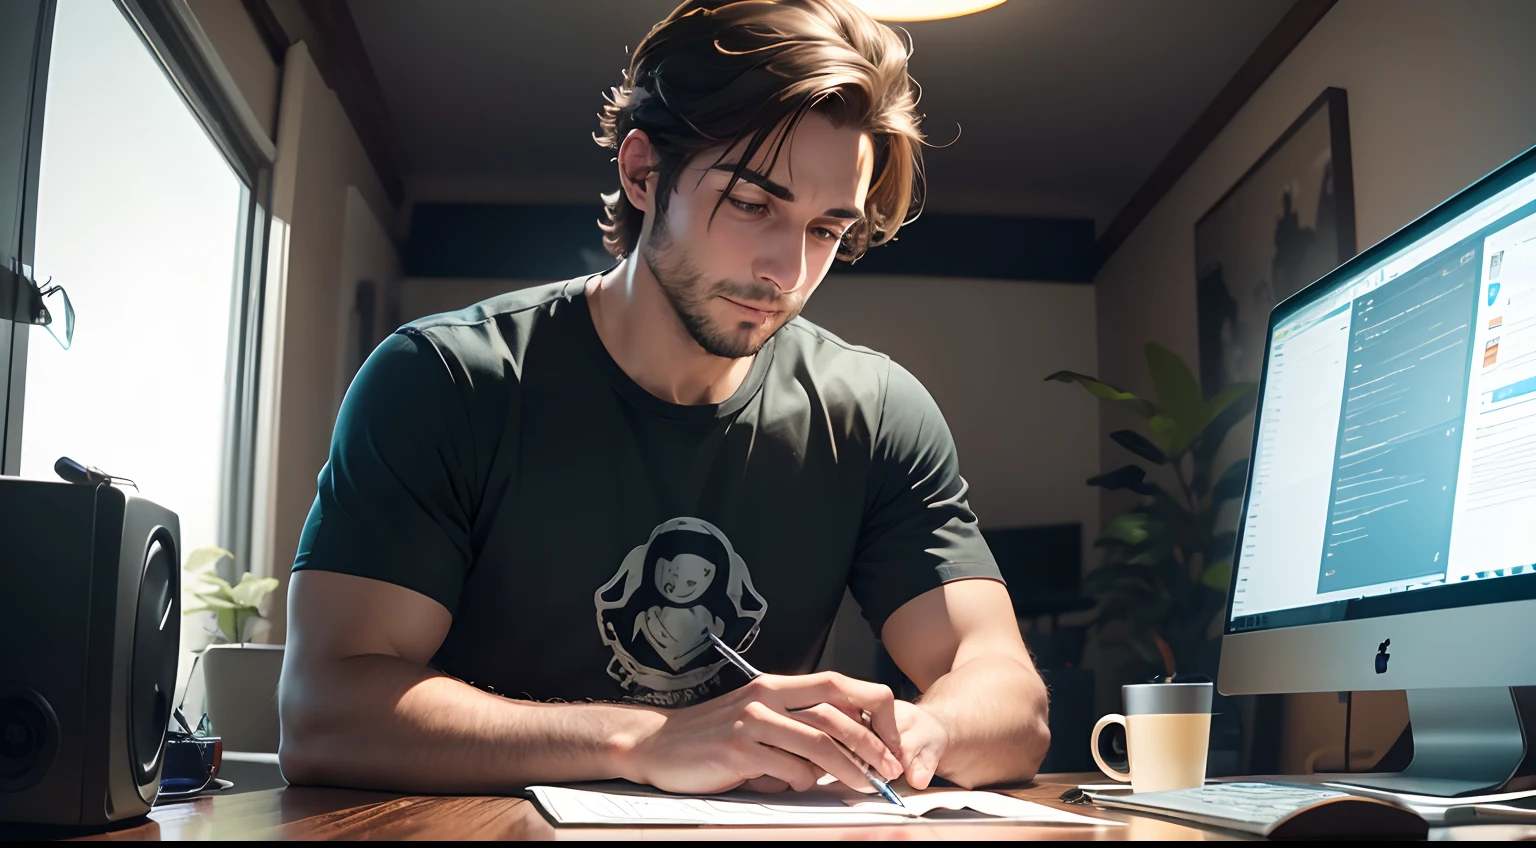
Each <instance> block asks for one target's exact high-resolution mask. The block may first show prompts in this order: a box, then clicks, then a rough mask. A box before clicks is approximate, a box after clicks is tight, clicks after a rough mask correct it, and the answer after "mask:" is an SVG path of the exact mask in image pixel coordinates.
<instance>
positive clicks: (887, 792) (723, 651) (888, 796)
mask: <svg viewBox="0 0 1536 848" xmlns="http://www.w3.org/2000/svg"><path fill="white" fill-rule="evenodd" d="M704 635H705V636H708V637H709V641H710V643H711V644H713V645H714V646H715V650H717V651H719V652H720V655H721V656H723V657H725V658H726V659H727V660H730V662H731V665H734V666H736V667H737V668H739V669H741V673H742V674H745V675H746V676H747V678H748V679H751V678H755V677H757V676H759V675H761V674H762V672H761V671H758V670H757V669H755V668H753V667H752V664H751V663H749V662H747V661H746V660H745V659H743V658H742V656H741V654H738V653H736V652H735V651H733V650H731V646H730V645H727V644H725V642H723V641H721V639H720V637H719V636H716V635H715V634H714V633H712V632H710V631H708V630H706V631H704ZM802 709H803V708H802ZM790 712H795V710H790ZM832 742H833V743H834V744H836V745H837V747H838V748H839V749H841V750H842V752H843V753H844V754H846V755H847V756H848V759H850V760H852V761H853V764H854V765H856V766H858V767H859V769H860V770H861V771H863V772H864V776H865V777H866V778H868V779H869V783H870V785H871V786H873V787H875V791H876V792H879V793H880V796H881V797H883V798H884V799H885V800H887V801H890V802H891V803H892V804H895V805H896V806H898V807H900V808H902V809H903V810H905V809H906V808H907V805H906V804H904V803H902V800H901V796H900V795H897V794H896V792H895V790H893V789H891V785H890V784H889V783H886V782H885V780H884V779H883V778H881V777H880V774H879V772H876V771H875V770H874V769H873V768H872V767H870V765H869V764H868V763H866V762H864V761H863V760H862V759H860V758H859V755H858V754H855V753H854V752H852V751H850V750H848V748H847V747H846V746H845V745H843V743H841V742H838V741H837V740H836V739H833V740H832Z"/></svg>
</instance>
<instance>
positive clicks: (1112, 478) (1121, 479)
mask: <svg viewBox="0 0 1536 848" xmlns="http://www.w3.org/2000/svg"><path fill="white" fill-rule="evenodd" d="M1146 478H1147V472H1146V471H1145V470H1143V469H1142V467H1141V466H1139V465H1123V466H1121V467H1119V468H1116V469H1115V470H1114V471H1110V472H1106V473H1104V474H1100V475H1098V476H1097V477H1089V478H1088V485H1090V486H1098V487H1100V488H1102V489H1108V490H1109V491H1112V492H1113V491H1115V490H1117V489H1131V490H1133V491H1139V490H1140V489H1141V486H1140V483H1141V481H1143V480H1145V479H1146Z"/></svg>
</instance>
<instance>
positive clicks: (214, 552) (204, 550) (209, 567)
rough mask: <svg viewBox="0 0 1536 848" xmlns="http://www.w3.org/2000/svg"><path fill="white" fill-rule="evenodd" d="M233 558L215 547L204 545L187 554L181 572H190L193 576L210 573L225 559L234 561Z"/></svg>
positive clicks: (228, 553)
mask: <svg viewBox="0 0 1536 848" xmlns="http://www.w3.org/2000/svg"><path fill="white" fill-rule="evenodd" d="M234 558H235V555H234V554H232V553H230V552H229V551H226V550H224V549H223V548H221V547H218V546H217V545H206V546H204V547H201V548H197V549H196V550H194V551H192V552H191V553H189V554H187V561H186V564H185V565H183V566H182V570H184V571H190V572H193V573H194V574H197V573H203V572H211V571H213V570H214V568H216V567H217V566H218V564H219V563H220V562H221V561H223V560H225V559H229V560H234Z"/></svg>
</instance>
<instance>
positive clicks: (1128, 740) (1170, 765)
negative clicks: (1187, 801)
mask: <svg viewBox="0 0 1536 848" xmlns="http://www.w3.org/2000/svg"><path fill="white" fill-rule="evenodd" d="M1212 689H1213V687H1212V686H1211V684H1209V683H1138V684H1131V685H1129V686H1124V687H1121V692H1122V693H1123V694H1124V696H1125V715H1118V714H1111V715H1107V716H1104V717H1103V718H1101V719H1099V723H1098V724H1096V725H1094V727H1093V738H1092V741H1091V742H1090V743H1089V744H1090V745H1091V746H1092V748H1091V749H1090V750H1091V751H1092V753H1093V761H1094V762H1096V763H1098V764H1099V768H1100V769H1101V770H1102V771H1103V772H1104V773H1105V774H1106V775H1108V776H1109V777H1110V778H1111V779H1113V780H1119V781H1122V782H1127V783H1130V784H1131V790H1132V791H1133V792H1163V791H1166V790H1170V789H1193V788H1195V787H1197V786H1203V785H1204V784H1205V754H1206V749H1207V748H1208V747H1209V746H1210V741H1211V692H1212ZM1111 724H1118V725H1120V726H1121V727H1124V728H1125V750H1126V755H1127V758H1128V759H1129V760H1130V763H1129V765H1130V770H1129V771H1117V770H1115V769H1112V768H1110V767H1109V766H1108V765H1107V764H1106V763H1105V762H1104V758H1103V757H1101V756H1099V734H1100V733H1103V732H1104V728H1106V727H1108V726H1110V725H1111Z"/></svg>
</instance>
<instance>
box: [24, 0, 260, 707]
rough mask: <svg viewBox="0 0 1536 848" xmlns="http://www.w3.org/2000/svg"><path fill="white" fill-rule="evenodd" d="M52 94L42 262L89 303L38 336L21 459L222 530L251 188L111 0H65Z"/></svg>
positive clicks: (204, 532)
mask: <svg viewBox="0 0 1536 848" xmlns="http://www.w3.org/2000/svg"><path fill="white" fill-rule="evenodd" d="M0 2H3V0H0ZM45 108H46V112H45V113H44V116H43V145H42V163H41V168H42V172H41V175H40V179H39V186H38V196H37V248H36V254H35V255H36V261H35V263H34V267H35V271H36V273H37V274H38V275H39V277H38V279H39V280H46V279H48V278H49V277H50V276H51V277H52V278H53V282H54V283H56V284H60V285H63V286H64V288H65V290H66V291H68V292H69V297H70V299H71V300H72V301H73V302H74V306H75V313H76V316H77V318H76V321H75V339H74V344H73V345H71V347H70V349H69V350H64V349H62V348H61V347H59V345H58V343H57V342H55V341H54V340H53V337H52V336H51V335H49V334H48V333H47V332H46V331H42V328H41V327H36V328H33V331H32V332H31V333H29V334H28V340H27V365H26V368H27V374H26V389H25V392H26V394H25V397H24V399H23V400H22V432H21V475H22V476H23V477H31V478H34V479H41V480H57V479H58V477H57V476H55V475H54V473H53V462H54V460H56V459H58V458H59V457H60V456H69V457H73V458H74V459H76V460H78V461H80V462H82V463H85V464H86V465H94V466H97V467H98V468H101V469H102V470H103V471H106V472H107V473H108V474H117V475H120V476H123V477H129V478H132V479H133V480H134V481H136V482H137V483H138V484H139V488H140V489H141V490H142V493H143V495H144V497H146V498H149V499H150V500H152V501H154V502H156V503H158V504H160V505H162V506H164V507H166V508H167V509H170V510H172V511H173V512H175V513H176V514H177V515H178V516H179V517H180V518H181V543H182V548H183V552H185V551H190V550H192V549H193V548H196V547H200V546H202V545H210V544H218V543H220V542H221V539H220V538H219V535H218V533H219V501H220V495H221V494H222V491H223V489H222V487H221V485H220V483H221V480H222V477H221V474H222V470H223V463H222V461H221V460H222V457H223V445H224V433H225V430H224V405H225V397H226V395H225V385H226V383H225V377H226V373H227V371H228V367H229V362H230V357H229V348H230V323H231V314H232V313H231V310H232V308H233V303H234V295H235V281H236V274H235V268H236V255H235V245H236V237H237V235H238V232H239V226H238V225H239V219H240V212H241V209H242V199H241V195H242V186H241V184H240V181H239V179H238V178H237V177H236V176H235V174H234V172H233V171H231V170H230V168H229V165H228V164H226V163H225V161H224V158H223V156H222V155H220V153H219V150H218V148H216V147H215V146H214V144H213V142H212V141H211V140H209V138H208V134H207V133H206V132H204V131H203V128H202V126H201V125H200V124H198V122H197V120H196V119H195V118H194V117H193V116H192V112H191V110H190V109H188V108H187V105H186V103H185V102H183V101H182V99H181V96H180V95H179V94H177V91H176V88H175V86H173V85H172V84H171V81H170V80H169V79H167V78H166V75H165V72H164V71H163V70H161V68H160V66H159V64H158V63H157V62H156V61H155V58H154V56H153V55H152V54H151V53H150V52H149V50H148V49H147V48H145V46H144V42H143V40H142V39H140V38H139V35H138V33H136V32H135V31H134V29H133V27H132V26H131V25H130V24H129V23H128V21H127V20H125V19H124V17H123V14H122V13H121V12H120V11H118V8H117V6H116V5H114V4H113V2H112V0H71V2H66V3H60V4H58V17H57V19H56V21H55V23H54V31H53V53H52V56H51V60H50V63H49V70H48V99H47V106H46V107H45ZM130 491H131V490H130ZM193 718H194V720H195V719H196V716H194V717H193Z"/></svg>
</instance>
